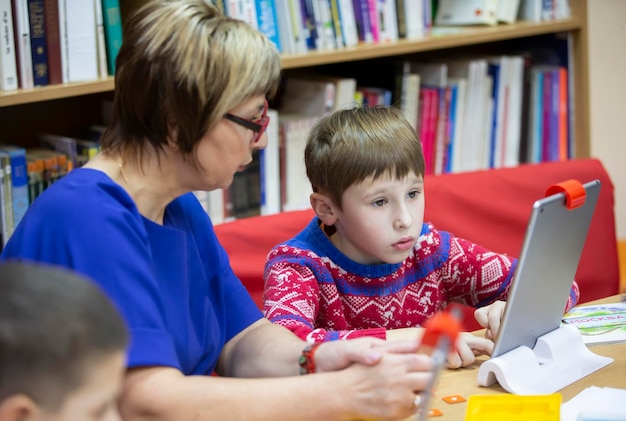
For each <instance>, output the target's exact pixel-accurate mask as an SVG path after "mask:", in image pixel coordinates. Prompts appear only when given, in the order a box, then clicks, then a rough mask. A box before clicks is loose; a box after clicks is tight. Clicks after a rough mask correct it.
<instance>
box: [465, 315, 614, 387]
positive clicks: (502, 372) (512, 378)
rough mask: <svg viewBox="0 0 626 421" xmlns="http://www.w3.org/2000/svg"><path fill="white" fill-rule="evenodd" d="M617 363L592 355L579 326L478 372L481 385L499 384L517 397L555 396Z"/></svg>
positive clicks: (511, 353) (566, 328)
mask: <svg viewBox="0 0 626 421" xmlns="http://www.w3.org/2000/svg"><path fill="white" fill-rule="evenodd" d="M612 362H613V359H612V358H608V357H602V356H600V355H597V354H594V353H593V352H591V351H590V350H589V349H588V348H587V347H586V346H585V344H584V342H583V339H582V335H581V334H580V332H579V331H578V329H577V328H576V327H575V326H572V325H561V326H560V327H559V328H558V329H555V330H553V331H552V332H550V333H547V334H545V335H543V336H541V337H539V339H537V344H536V345H535V347H534V348H533V349H530V348H529V347H527V346H520V347H518V348H515V349H513V350H512V351H509V352H507V353H506V354H503V355H500V356H499V357H495V358H491V359H489V360H487V361H485V362H484V363H482V365H481V366H480V368H479V370H478V384H479V385H480V386H491V385H492V384H494V383H495V382H496V381H497V382H498V383H500V386H502V387H503V388H504V389H505V390H506V391H507V392H510V393H514V394H517V395H543V394H549V393H554V392H556V391H558V390H561V389H562V388H564V387H565V386H567V385H569V384H571V383H573V382H575V381H577V380H579V379H581V378H583V377H585V376H588V375H589V374H591V373H593V372H594V371H596V370H599V369H600V368H602V367H604V366H606V365H608V364H610V363H612Z"/></svg>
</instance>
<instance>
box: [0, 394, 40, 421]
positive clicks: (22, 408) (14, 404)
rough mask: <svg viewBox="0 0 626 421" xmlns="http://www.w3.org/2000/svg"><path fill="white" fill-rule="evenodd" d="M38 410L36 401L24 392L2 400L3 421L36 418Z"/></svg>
mask: <svg viewBox="0 0 626 421" xmlns="http://www.w3.org/2000/svg"><path fill="white" fill-rule="evenodd" d="M38 411H39V410H38V408H37V405H36V404H35V402H33V400H32V399H31V398H29V397H28V396H26V395H23V394H17V395H11V396H9V397H8V398H6V399H4V400H3V401H2V402H0V420H2V421H29V420H34V419H35V417H36V416H37V413H38Z"/></svg>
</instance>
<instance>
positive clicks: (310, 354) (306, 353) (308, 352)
mask: <svg viewBox="0 0 626 421" xmlns="http://www.w3.org/2000/svg"><path fill="white" fill-rule="evenodd" d="M322 343H323V342H317V343H314V344H309V345H307V346H305V347H304V349H303V350H302V354H301V355H300V358H299V359H298V365H299V366H300V374H312V373H315V372H316V370H317V367H316V365H315V352H316V351H317V350H318V348H319V347H320V345H322Z"/></svg>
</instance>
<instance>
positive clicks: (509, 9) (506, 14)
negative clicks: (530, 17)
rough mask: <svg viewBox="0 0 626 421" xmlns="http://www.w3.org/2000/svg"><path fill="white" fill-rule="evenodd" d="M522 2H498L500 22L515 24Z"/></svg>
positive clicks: (518, 0)
mask: <svg viewBox="0 0 626 421" xmlns="http://www.w3.org/2000/svg"><path fill="white" fill-rule="evenodd" d="M519 6H520V0H507V1H502V0H498V7H497V19H498V22H504V23H515V22H516V21H517V15H518V11H519Z"/></svg>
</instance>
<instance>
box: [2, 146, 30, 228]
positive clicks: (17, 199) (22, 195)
mask: <svg viewBox="0 0 626 421" xmlns="http://www.w3.org/2000/svg"><path fill="white" fill-rule="evenodd" d="M0 151H2V152H6V153H7V154H8V155H9V158H10V161H11V169H10V171H11V194H12V196H13V203H12V210H13V230H15V228H17V226H18V224H19V223H20V221H21V220H22V218H23V217H24V215H25V214H26V211H27V210H28V206H29V205H30V202H29V201H28V171H27V165H26V149H24V148H22V147H19V146H15V145H4V144H3V145H0ZM5 175H6V168H5Z"/></svg>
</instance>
